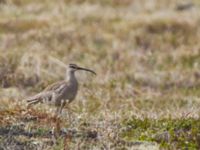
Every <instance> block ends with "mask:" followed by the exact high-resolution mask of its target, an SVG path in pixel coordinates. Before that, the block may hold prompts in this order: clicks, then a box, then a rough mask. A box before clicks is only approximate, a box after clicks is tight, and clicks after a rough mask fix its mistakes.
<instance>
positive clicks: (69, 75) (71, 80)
mask: <svg viewBox="0 0 200 150" xmlns="http://www.w3.org/2000/svg"><path fill="white" fill-rule="evenodd" d="M66 80H67V82H69V83H76V82H77V79H76V76H75V72H74V71H68V72H67V77H66Z"/></svg>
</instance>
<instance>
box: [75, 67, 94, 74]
mask: <svg viewBox="0 0 200 150" xmlns="http://www.w3.org/2000/svg"><path fill="white" fill-rule="evenodd" d="M78 69H79V70H85V71H88V72H91V73H93V74H94V75H97V74H96V72H94V71H93V70H90V69H86V68H82V67H78Z"/></svg>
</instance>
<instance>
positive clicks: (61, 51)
mask: <svg viewBox="0 0 200 150" xmlns="http://www.w3.org/2000/svg"><path fill="white" fill-rule="evenodd" d="M184 3H185V2H183V1H181V0H176V1H174V0H170V1H167V0H159V1H158V0H152V1H148V0H143V1H139V0H135V1H131V0H125V1H124V0H117V1H114V0H103V1H97V0H76V1H71V0H63V1H59V2H58V1H42V2H41V1H24V0H9V1H2V3H1V4H0V13H1V18H0V83H1V85H2V88H1V89H0V98H1V99H0V101H1V106H0V120H1V121H0V124H1V127H5V126H9V125H13V124H16V125H18V124H23V127H22V128H23V130H25V131H30V132H35V133H36V134H35V138H34V139H30V140H25V141H26V142H24V139H23V138H22V139H17V140H18V141H20V142H21V143H23V144H24V145H25V148H31V146H30V145H31V143H32V144H33V145H34V141H35V143H36V145H37V146H38V148H39V149H42V148H45V149H50V147H51V146H50V145H51V144H49V143H48V142H45V140H46V138H47V139H49V135H48V134H47V133H46V129H48V130H50V129H51V127H52V126H53V122H54V121H53V120H52V118H51V112H52V111H53V108H50V107H48V106H44V105H38V106H37V107H34V108H33V109H31V110H29V111H28V110H27V109H26V106H25V105H26V104H25V101H23V99H24V98H25V97H27V96H29V95H32V94H35V93H36V92H39V91H41V90H42V89H43V88H44V87H46V86H47V85H48V84H50V83H53V82H55V81H57V80H61V79H62V78H63V77H64V74H65V68H64V67H63V66H64V65H63V64H68V63H77V64H79V65H81V66H85V67H89V68H92V69H94V70H95V71H96V72H97V74H98V75H97V77H96V78H92V77H91V76H88V75H86V74H84V73H78V74H77V77H78V79H79V81H80V83H81V87H80V91H79V94H78V97H77V98H76V100H75V101H74V102H73V103H72V104H71V108H72V109H73V112H74V113H73V116H74V117H73V123H69V122H68V120H67V118H66V117H65V115H66V112H64V114H63V121H62V126H63V128H66V129H67V131H68V130H69V131H68V132H69V133H71V132H72V133H71V136H72V137H71V136H69V137H65V138H61V139H60V140H58V141H59V143H58V144H57V145H54V146H53V149H61V148H63V147H68V148H71V149H78V148H80V149H83V148H85V149H100V148H102V149H109V148H111V149H115V148H119V149H120V148H127V149H128V148H130V147H134V146H133V145H135V146H136V145H137V143H132V145H131V144H130V143H129V144H127V143H126V141H124V140H123V139H122V137H121V133H123V129H124V128H126V127H124V126H123V125H122V122H124V120H129V119H132V118H134V117H136V118H138V119H144V118H146V117H147V118H150V119H151V118H153V119H163V118H169V117H170V118H187V117H188V118H189V117H192V118H199V114H200V112H199V106H200V99H199V96H200V71H199V68H200V44H199V40H200V11H199V7H200V6H199V5H200V3H199V1H198V0H193V1H192V3H193V7H191V8H188V9H186V10H182V11H178V10H177V9H176V8H177V7H178V5H182V4H184ZM186 4H187V2H186ZM27 118H28V119H27ZM49 122H52V123H49ZM43 130H44V131H43ZM43 132H44V133H43ZM68 132H67V133H68ZM74 132H76V133H74ZM39 134H41V135H39ZM46 134H47V136H46V137H44V135H46ZM96 134H97V135H96ZM69 135H70V134H69ZM73 136H75V137H73ZM76 136H78V137H77V138H76ZM25 137H26V136H25ZM36 137H38V139H40V140H42V141H43V142H41V143H40V142H39V144H38V141H39V140H38V139H37V138H36ZM25 139H27V138H25ZM64 139H65V140H64ZM63 140H64V141H65V142H63ZM13 141H14V140H13ZM5 143H6V140H5V141H4V146H6V145H5ZM14 143H15V142H14ZM15 144H16V143H15ZM140 144H141V143H140ZM140 144H139V145H140ZM143 145H145V143H142V144H141V145H140V146H143ZM29 146H30V147H29ZM137 146H138V145H137ZM146 146H147V147H148V143H147V145H146ZM150 146H153V147H154V148H155V149H156V148H158V146H157V145H154V144H152V143H150Z"/></svg>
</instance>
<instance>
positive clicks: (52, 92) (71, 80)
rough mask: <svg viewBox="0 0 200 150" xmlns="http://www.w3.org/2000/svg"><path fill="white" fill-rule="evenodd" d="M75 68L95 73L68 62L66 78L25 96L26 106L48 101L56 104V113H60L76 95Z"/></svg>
mask: <svg viewBox="0 0 200 150" xmlns="http://www.w3.org/2000/svg"><path fill="white" fill-rule="evenodd" d="M77 70H84V71H88V72H91V73H93V74H95V75H96V73H95V72H94V71H93V70H90V69H87V68H82V67H79V66H77V65H76V64H69V66H68V68H67V77H66V79H65V80H64V81H59V82H56V83H54V84H51V85H49V86H48V87H47V88H46V89H44V90H43V91H42V92H40V93H38V94H36V95H35V96H32V97H29V98H27V99H26V101H27V102H28V107H30V106H31V105H34V104H37V103H48V104H52V105H54V106H56V108H57V109H56V115H58V114H61V112H62V109H63V107H64V106H65V105H66V104H69V103H71V102H72V101H73V100H74V99H75V97H76V95H77V92H78V81H77V79H76V76H75V72H76V71H77Z"/></svg>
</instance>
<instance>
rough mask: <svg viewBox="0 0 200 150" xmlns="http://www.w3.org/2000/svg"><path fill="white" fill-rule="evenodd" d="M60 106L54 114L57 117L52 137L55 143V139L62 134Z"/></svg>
mask: <svg viewBox="0 0 200 150" xmlns="http://www.w3.org/2000/svg"><path fill="white" fill-rule="evenodd" d="M59 114H60V107H57V108H56V111H55V114H54V118H55V122H54V127H53V129H52V139H53V141H54V143H55V140H56V139H57V138H58V136H59V134H60V117H59Z"/></svg>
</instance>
